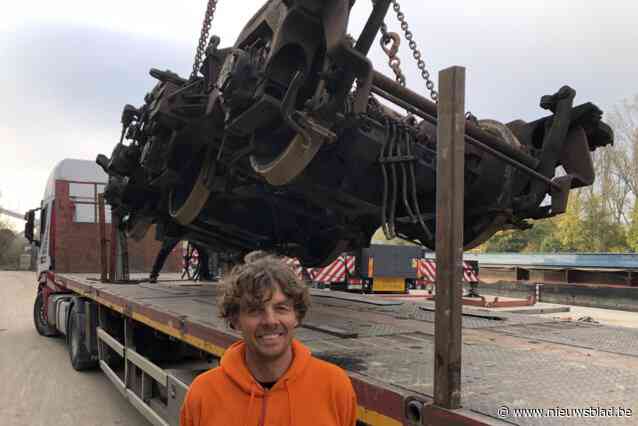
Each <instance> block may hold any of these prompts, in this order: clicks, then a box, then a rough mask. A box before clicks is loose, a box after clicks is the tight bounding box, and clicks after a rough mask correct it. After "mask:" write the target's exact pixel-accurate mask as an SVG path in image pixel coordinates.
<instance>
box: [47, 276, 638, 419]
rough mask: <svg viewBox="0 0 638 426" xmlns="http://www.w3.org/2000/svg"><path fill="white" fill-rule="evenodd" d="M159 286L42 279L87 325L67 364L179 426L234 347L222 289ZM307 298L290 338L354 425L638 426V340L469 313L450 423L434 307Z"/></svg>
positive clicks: (71, 336) (571, 325) (606, 330)
mask: <svg viewBox="0 0 638 426" xmlns="http://www.w3.org/2000/svg"><path fill="white" fill-rule="evenodd" d="M167 277H168V274H165V275H164V276H163V277H162V278H163V279H162V280H160V281H159V282H158V283H157V284H150V283H146V282H143V281H142V282H136V281H135V278H136V277H135V276H132V277H131V278H132V282H133V283H129V284H110V283H102V282H100V281H99V279H98V277H97V276H91V274H86V273H85V274H67V273H54V272H47V273H46V280H47V283H46V287H47V288H48V289H50V290H53V289H55V290H54V291H55V293H56V296H57V297H66V299H64V300H65V302H66V303H70V304H72V305H75V306H77V307H75V308H73V307H71V308H70V307H68V306H67V307H66V308H65V311H66V312H75V313H79V315H78V316H77V317H76V320H75V322H76V323H77V318H80V319H81V321H80V322H79V327H78V326H77V325H73V324H71V323H73V322H74V320H71V319H70V318H71V317H72V316H73V315H72V314H69V316H68V317H67V318H69V319H68V320H65V321H64V323H65V324H67V325H68V326H69V328H68V330H69V331H68V332H67V333H66V334H67V340H68V341H69V342H70V345H69V346H70V352H71V358H72V359H73V356H74V353H75V355H76V358H77V354H78V351H79V353H80V356H79V361H81V362H80V363H79V366H80V367H82V366H89V365H91V364H93V365H95V364H99V366H100V368H101V369H102V370H103V371H104V372H105V373H106V375H107V376H108V377H109V379H110V380H111V381H112V382H113V383H114V384H115V386H116V387H117V388H118V389H119V391H120V392H121V393H122V394H123V395H124V396H125V397H126V398H127V399H128V400H129V401H130V402H131V403H132V404H133V405H134V406H135V407H136V408H137V409H138V410H139V411H140V412H141V413H142V414H143V415H144V416H145V417H146V418H147V419H148V420H149V421H150V422H151V423H152V424H156V425H177V424H178V421H179V408H180V406H181V403H182V401H183V398H184V396H185V393H186V390H187V388H188V385H189V384H190V382H191V381H192V379H193V378H194V377H195V376H196V375H197V374H199V373H201V372H203V371H205V370H207V369H208V368H212V367H214V366H216V365H217V361H218V360H219V357H221V356H222V355H223V353H224V351H225V349H226V348H227V347H228V346H229V345H231V344H232V343H233V342H235V341H236V340H237V339H239V335H238V334H237V333H235V332H233V331H232V330H231V329H229V328H228V327H226V325H225V324H224V322H223V321H222V320H221V319H219V318H218V317H217V308H216V297H217V294H218V285H217V283H215V282H213V283H202V282H192V281H181V280H178V279H177V278H178V277H177V276H176V275H175V276H171V277H169V278H171V279H167ZM137 278H142V277H141V276H140V277H137ZM65 294H66V296H65ZM311 297H312V307H311V309H310V311H309V314H308V316H307V319H306V320H304V324H303V325H302V326H301V327H300V328H299V329H298V331H297V338H298V339H299V340H301V341H302V342H303V343H304V344H305V345H307V346H308V347H310V349H311V350H312V352H313V354H314V355H315V356H317V357H319V358H322V359H325V360H328V361H330V362H333V363H335V364H337V365H340V366H341V367H343V368H344V369H345V370H346V371H347V372H348V374H349V375H350V377H351V380H352V382H353V385H354V387H355V391H356V393H357V398H358V403H359V408H358V419H359V421H360V422H361V424H368V425H384V426H385V425H393V426H394V425H448V424H456V425H480V424H489V425H497V424H520V425H540V424H543V425H545V424H566V423H567V424H582V423H583V419H585V418H586V419H585V420H586V421H587V424H600V425H608V424H636V421H637V420H636V419H635V417H632V416H631V414H633V413H637V412H638V398H637V397H636V395H638V330H635V329H628V328H627V329H625V328H614V327H608V326H602V325H598V324H591V323H582V322H571V321H570V322H565V321H555V320H551V319H547V318H539V317H534V316H533V315H520V314H514V313H493V312H487V313H486V312H485V311H480V310H477V309H474V308H469V307H464V308H463V319H462V321H463V348H462V350H463V361H462V364H463V365H462V370H461V371H462V405H463V408H461V409H457V410H446V409H443V408H440V407H438V406H436V405H433V398H432V395H433V377H434V339H433V337H434V307H433V304H432V303H431V302H418V301H414V300H396V299H392V300H388V299H384V298H382V297H378V296H373V295H355V294H350V293H342V292H333V291H325V290H314V289H313V290H311ZM50 300H53V299H51V298H50ZM74 330H81V331H79V332H78V331H74ZM73 342H76V343H75V344H74V343H73ZM77 342H80V343H81V344H84V345H85V347H84V350H83V349H81V346H80V349H78V345H77ZM82 354H84V355H83V356H82ZM76 361H77V360H76ZM82 361H84V362H85V363H84V364H82ZM76 364H77V362H76ZM74 366H76V365H75V364H74ZM80 369H82V368H80ZM308 403H309V404H311V403H312V401H308ZM525 410H527V411H525ZM543 410H544V411H543ZM548 410H549V411H548ZM552 410H553V411H552ZM559 410H572V411H559ZM573 410H581V411H580V412H578V411H573ZM583 410H588V413H589V414H586V412H585V411H583ZM596 410H597V411H596ZM601 410H606V411H604V412H603V411H601ZM608 410H613V412H612V411H608ZM596 414H597V416H596Z"/></svg>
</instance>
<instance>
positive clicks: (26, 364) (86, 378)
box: [0, 271, 149, 426]
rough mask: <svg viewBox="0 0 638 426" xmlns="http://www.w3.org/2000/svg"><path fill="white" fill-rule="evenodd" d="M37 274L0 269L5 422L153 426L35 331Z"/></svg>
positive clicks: (0, 400)
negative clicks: (77, 369)
mask: <svg viewBox="0 0 638 426" xmlns="http://www.w3.org/2000/svg"><path fill="white" fill-rule="evenodd" d="M35 292H36V285H35V275H34V273H33V272H6V271H0V424H2V426H40V425H42V426H45V425H46V426H51V425H56V426H77V425H90V426H93V425H95V426H98V425H99V426H110V425H122V426H125V425H126V426H129V425H130V426H148V425H149V423H148V422H147V421H146V419H144V418H143V417H142V415H141V414H139V413H138V412H137V411H136V410H135V409H134V408H133V406H132V405H130V404H129V403H128V402H127V401H126V400H125V399H124V398H123V397H122V395H121V394H120V393H119V392H118V391H117V390H116V389H115V387H113V386H112V385H111V382H110V381H109V380H108V379H107V378H106V376H105V375H104V374H102V372H101V371H100V370H97V371H91V372H77V371H75V370H73V368H72V367H71V364H70V363H69V355H68V352H67V348H66V345H65V344H64V341H63V340H62V339H60V338H47V337H42V336H40V335H39V334H38V333H37V332H36V331H35V329H34V327H33V319H32V312H33V300H34V299H35Z"/></svg>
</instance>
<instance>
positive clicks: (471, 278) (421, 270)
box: [416, 259, 479, 283]
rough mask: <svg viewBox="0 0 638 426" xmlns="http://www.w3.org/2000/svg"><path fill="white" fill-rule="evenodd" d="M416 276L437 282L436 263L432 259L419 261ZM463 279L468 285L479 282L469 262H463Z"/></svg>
mask: <svg viewBox="0 0 638 426" xmlns="http://www.w3.org/2000/svg"><path fill="white" fill-rule="evenodd" d="M416 275H417V277H418V279H421V280H425V281H429V282H432V283H434V282H436V262H435V261H434V260H432V259H418V260H417V271H416ZM463 279H464V280H465V281H467V282H468V283H476V282H478V280H479V279H478V274H477V271H475V270H474V268H473V267H472V266H471V265H470V264H469V263H468V262H463Z"/></svg>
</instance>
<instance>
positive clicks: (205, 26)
mask: <svg viewBox="0 0 638 426" xmlns="http://www.w3.org/2000/svg"><path fill="white" fill-rule="evenodd" d="M216 9H217V0H208V6H206V14H205V15H204V22H203V23H202V32H201V34H200V35H199V43H198V44H197V51H196V52H195V60H194V62H193V72H192V73H191V77H190V80H191V81H193V80H195V78H197V73H198V72H199V68H200V67H201V65H202V58H203V56H204V52H205V51H206V43H207V42H208V33H209V32H210V28H211V26H212V24H213V17H214V16H215V10H216Z"/></svg>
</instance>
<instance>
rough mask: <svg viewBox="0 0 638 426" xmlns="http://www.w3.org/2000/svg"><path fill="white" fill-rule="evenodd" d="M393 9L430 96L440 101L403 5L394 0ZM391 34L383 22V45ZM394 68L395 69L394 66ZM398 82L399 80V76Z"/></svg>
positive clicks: (435, 100)
mask: <svg viewBox="0 0 638 426" xmlns="http://www.w3.org/2000/svg"><path fill="white" fill-rule="evenodd" d="M374 1H375V0H373V2H374ZM392 9H393V10H394V12H395V13H396V15H397V19H398V21H399V23H400V24H401V29H402V30H403V34H404V37H405V39H406V40H407V41H408V45H409V46H410V50H411V51H412V57H413V58H414V60H415V61H416V63H417V68H418V69H419V71H420V72H421V77H422V78H423V80H425V87H427V88H428V90H429V91H430V98H432V100H433V101H434V102H438V100H439V94H438V92H437V91H436V90H435V89H434V82H433V81H432V80H431V79H430V72H429V71H428V69H427V68H426V65H425V61H423V55H422V53H421V51H420V50H419V49H418V47H417V44H416V41H414V35H413V34H412V31H410V30H409V25H408V22H407V21H406V19H405V14H404V13H403V12H402V11H401V5H400V4H399V2H398V1H397V0H392ZM390 34H392V33H388V27H387V26H386V24H385V22H384V23H383V24H381V35H382V37H381V45H382V46H384V45H387V44H388V43H389V40H390ZM397 59H398V58H397ZM399 64H400V61H399ZM390 66H391V67H392V64H390ZM392 69H393V70H394V68H392ZM395 73H396V72H395ZM397 82H398V77H397ZM403 85H405V84H403Z"/></svg>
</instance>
